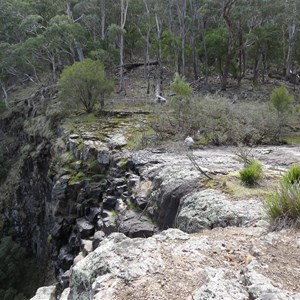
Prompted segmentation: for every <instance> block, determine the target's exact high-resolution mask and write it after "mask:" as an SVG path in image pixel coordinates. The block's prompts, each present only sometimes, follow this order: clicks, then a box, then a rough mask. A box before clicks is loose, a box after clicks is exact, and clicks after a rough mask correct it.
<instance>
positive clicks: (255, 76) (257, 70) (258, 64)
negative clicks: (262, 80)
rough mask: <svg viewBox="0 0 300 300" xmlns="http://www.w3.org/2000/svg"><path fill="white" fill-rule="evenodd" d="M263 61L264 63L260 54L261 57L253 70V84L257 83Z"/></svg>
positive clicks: (256, 61)
mask: <svg viewBox="0 0 300 300" xmlns="http://www.w3.org/2000/svg"><path fill="white" fill-rule="evenodd" d="M261 61H262V55H261V54H259V56H258V57H257V58H256V59H255V64H254V68H253V82H257V79H258V72H259V68H260V64H261Z"/></svg>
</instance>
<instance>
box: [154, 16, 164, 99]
mask: <svg viewBox="0 0 300 300" xmlns="http://www.w3.org/2000/svg"><path fill="white" fill-rule="evenodd" d="M155 21H156V29H157V41H158V43H157V61H158V70H157V75H156V96H157V94H158V96H161V85H162V74H163V64H162V50H161V28H160V20H159V18H158V16H157V14H155Z"/></svg>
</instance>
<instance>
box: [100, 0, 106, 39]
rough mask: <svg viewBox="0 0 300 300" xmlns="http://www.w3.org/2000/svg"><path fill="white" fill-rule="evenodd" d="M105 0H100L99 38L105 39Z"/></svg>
mask: <svg viewBox="0 0 300 300" xmlns="http://www.w3.org/2000/svg"><path fill="white" fill-rule="evenodd" d="M105 19H106V13H105V0H101V40H102V41H104V40H105Z"/></svg>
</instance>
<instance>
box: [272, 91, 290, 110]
mask: <svg viewBox="0 0 300 300" xmlns="http://www.w3.org/2000/svg"><path fill="white" fill-rule="evenodd" d="M270 100H271V103H272V105H273V106H274V107H275V109H276V110H277V113H278V114H282V113H284V112H286V111H287V110H288V109H289V107H290V105H291V103H292V101H293V96H292V95H290V94H289V91H288V90H287V89H286V88H285V87H284V86H280V87H277V88H275V89H274V90H273V91H272V93H271V97H270Z"/></svg>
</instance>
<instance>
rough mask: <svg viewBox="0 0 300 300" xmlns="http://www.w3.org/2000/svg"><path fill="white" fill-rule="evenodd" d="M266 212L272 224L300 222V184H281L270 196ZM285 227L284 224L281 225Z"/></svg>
mask: <svg viewBox="0 0 300 300" xmlns="http://www.w3.org/2000/svg"><path fill="white" fill-rule="evenodd" d="M264 208H265V212H266V215H267V217H268V219H269V220H270V221H271V222H275V223H277V225H279V224H280V223H282V222H284V223H285V224H288V225H289V224H291V223H297V222H299V221H300V183H299V182H295V183H293V184H288V183H281V185H280V187H279V188H278V189H277V190H276V191H275V192H274V193H272V194H270V195H268V196H267V198H266V202H265V207H264ZM281 226H283V224H281Z"/></svg>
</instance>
